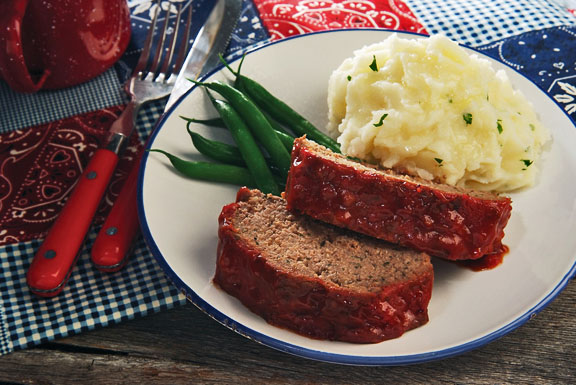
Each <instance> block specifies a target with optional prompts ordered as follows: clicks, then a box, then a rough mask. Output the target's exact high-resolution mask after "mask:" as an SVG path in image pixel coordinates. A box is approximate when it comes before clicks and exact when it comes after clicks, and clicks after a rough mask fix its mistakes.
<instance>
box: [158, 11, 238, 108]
mask: <svg viewBox="0 0 576 385" xmlns="http://www.w3.org/2000/svg"><path fill="white" fill-rule="evenodd" d="M241 13H242V0H218V1H217V2H216V4H215V5H214V8H212V11H211V12H210V15H209V16H208V18H207V19H206V22H205V23H204V25H203V26H202V28H201V29H200V31H199V32H198V35H197V36H196V38H195V39H194V42H193V43H192V48H191V49H190V52H189V53H188V56H187V57H186V60H185V61H184V65H183V70H182V71H181V72H180V73H179V74H178V77H177V78H176V83H175V84H174V89H173V90H172V93H171V94H170V97H169V98H168V102H167V103H166V107H165V111H166V110H168V109H169V108H170V107H171V106H172V105H173V104H174V102H175V101H176V100H178V99H179V98H180V97H181V96H182V95H184V94H185V93H186V91H188V90H189V89H190V88H192V86H193V84H192V83H191V82H190V81H189V80H187V79H188V78H190V79H197V78H198V77H200V75H202V74H205V73H207V72H208V71H210V70H212V69H213V68H215V67H216V66H217V64H218V63H219V60H218V55H219V54H222V53H224V50H225V49H226V47H227V46H228V43H229V42H230V37H231V36H232V32H233V31H234V28H236V23H237V22H238V19H239V18H240V14H241Z"/></svg>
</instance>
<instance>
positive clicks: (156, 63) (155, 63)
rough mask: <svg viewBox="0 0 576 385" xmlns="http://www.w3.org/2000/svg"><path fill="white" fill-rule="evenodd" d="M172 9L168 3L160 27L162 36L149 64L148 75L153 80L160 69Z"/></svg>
mask: <svg viewBox="0 0 576 385" xmlns="http://www.w3.org/2000/svg"><path fill="white" fill-rule="evenodd" d="M171 8H172V3H168V9H167V11H166V16H164V26H163V27H162V35H161V36H160V41H158V43H157V45H156V53H155V54H154V59H152V63H150V68H149V71H148V73H150V74H152V75H153V78H156V76H158V70H159V69H160V60H161V59H162V53H163V51H164V41H165V40H166V36H167V35H168V23H169V22H170V9H171Z"/></svg>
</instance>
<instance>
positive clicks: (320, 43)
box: [138, 30, 576, 365]
mask: <svg viewBox="0 0 576 385" xmlns="http://www.w3.org/2000/svg"><path fill="white" fill-rule="evenodd" d="M391 33H392V32H390V31H383V30H346V31H331V32H322V33H316V34H309V35H303V36H298V37H294V38H291V39H286V40H281V41H279V42H275V43H272V44H269V45H267V46H265V47H262V48H259V49H256V50H255V51H253V52H250V53H249V54H248V55H247V56H246V59H245V62H244V65H243V68H242V71H243V73H244V74H245V75H248V76H250V77H253V78H255V79H256V80H257V81H259V82H260V83H262V84H263V85H264V86H265V87H267V88H268V89H269V90H270V91H271V92H272V93H274V94H276V95H277V96H278V97H280V98H281V99H283V100H284V101H286V102H287V103H288V104H289V105H291V106H292V107H293V108H295V109H296V110H297V111H299V112H300V113H301V114H302V115H304V116H305V117H307V118H308V119H309V120H311V121H312V122H313V123H315V124H316V126H317V127H324V126H325V125H326V121H327V102H326V95H327V85H328V78H329V76H330V74H331V72H332V71H333V70H334V69H336V67H337V66H338V65H339V64H340V63H341V62H342V61H343V60H344V59H345V58H347V57H350V56H351V55H352V52H353V51H354V50H355V49H358V48H361V47H362V46H364V45H367V44H371V43H376V42H379V41H382V40H384V39H385V38H387V37H388V36H389V35H390V34H391ZM399 34H400V35H402V37H404V38H409V39H420V38H425V37H423V36H420V35H414V34H408V33H399ZM470 52H471V53H476V54H477V55H479V56H484V55H482V54H480V53H477V52H475V51H472V50H470ZM487 58H488V57H487ZM488 59H489V60H490V61H491V62H492V63H493V64H494V66H495V67H496V68H498V69H504V70H505V71H506V72H507V73H508V75H509V77H510V79H511V81H512V83H513V85H514V86H515V87H516V88H517V89H520V90H521V91H523V92H524V94H525V95H526V96H527V98H528V99H529V100H530V101H531V102H532V103H533V104H534V107H535V108H536V110H537V112H538V114H539V116H540V117H541V119H542V121H543V122H544V124H546V125H547V126H548V127H549V128H550V130H551V132H552V136H553V140H552V143H551V145H550V146H549V147H548V148H547V150H546V151H545V153H544V154H543V158H542V162H541V168H540V172H539V178H538V182H537V185H536V186H534V187H532V188H530V189H527V190H525V191H522V192H518V193H514V194H511V197H512V201H513V211H512V216H511V218H510V221H509V224H508V226H507V228H506V236H505V238H504V243H505V244H506V245H508V246H509V248H510V252H509V254H508V255H506V257H505V258H504V261H503V263H502V264H501V265H500V266H498V267H496V268H495V269H492V270H487V271H482V272H473V271H471V270H468V269H466V268H462V267H458V266H456V265H455V264H452V263H449V262H444V261H441V260H435V261H434V269H435V281H434V290H433V293H432V300H431V302H430V306H429V316H430V321H429V323H428V324H426V325H424V326H422V327H419V328H417V329H414V330H411V331H409V332H407V333H405V334H404V335H403V336H402V337H400V338H397V339H393V340H389V341H384V342H381V343H377V344H352V343H343V342H330V341H318V340H313V339H309V338H306V337H302V336H300V335H297V334H295V333H293V332H290V331H287V330H283V329H280V328H277V327H274V326H271V325H269V324H267V323H266V322H265V321H264V320H263V319H262V318H260V317H259V316H257V315H255V314H253V313H251V312H250V311H249V310H247V309H246V308H245V307H244V306H243V305H242V304H241V303H240V302H239V301H238V300H236V299H235V298H233V297H231V296H229V295H228V294H226V293H225V292H223V291H222V290H220V289H219V288H217V287H216V286H215V285H214V284H213V283H212V277H213V275H214V271H215V265H216V245H217V229H218V223H217V219H218V215H219V213H220V210H221V209H222V207H223V206H224V205H226V204H228V203H231V202H233V201H234V200H235V196H236V191H237V188H236V187H234V186H230V185H225V184H216V183H211V182H202V181H195V180H190V179H186V178H184V177H182V176H181V175H180V174H178V173H177V172H175V171H174V170H173V168H172V167H171V166H170V164H169V162H168V160H167V159H166V158H165V157H164V156H163V155H162V154H159V153H146V154H145V156H144V159H143V164H142V167H141V169H140V179H139V192H138V200H139V214H140V220H141V225H142V230H143V233H144V236H145V239H146V241H147V243H148V245H149V247H150V248H151V250H152V252H153V253H154V255H155V257H156V259H157V260H158V262H159V264H160V265H161V266H162V268H163V269H164V271H165V272H166V274H167V276H168V277H169V278H170V279H171V281H172V282H173V283H174V285H176V286H177V287H178V288H179V289H180V290H181V291H182V292H184V293H185V294H186V296H187V297H188V299H189V300H190V301H191V302H193V303H194V304H196V305H197V306H198V307H199V308H200V309H202V310H203V311H205V312H206V313H208V314H209V315H210V316H212V317H213V318H214V319H216V320H217V321H219V322H221V323H222V324H224V325H226V326H228V327H229V328H231V329H233V330H235V331H237V332H238V333H240V334H242V335H244V336H246V337H248V338H250V339H252V340H254V341H257V342H260V343H262V344H264V345H267V346H270V347H272V348H276V349H279V350H281V351H284V352H288V353H292V354H296V355H299V356H303V357H307V358H311V359H316V360H321V361H328V362H336V363H344V364H356V365H398V364H407V363H417V362H424V361H430V360H434V359H439V358H444V357H448V356H452V355H456V354H460V353H462V352H465V351H469V350H471V349H474V348H477V347H479V346H481V345H483V344H486V343H488V342H490V341H493V340H494V339H496V338H498V337H501V336H503V335H504V334H506V333H508V332H510V331H511V330H513V329H515V328H517V327H518V326H520V325H522V324H523V323H524V322H525V321H527V320H529V319H530V317H531V316H533V315H534V314H535V313H537V312H538V311H540V310H542V308H543V307H544V306H545V305H547V304H548V303H549V302H550V301H551V300H552V299H553V298H554V297H555V296H556V295H557V294H558V293H559V292H560V291H561V290H562V289H563V288H564V286H565V285H566V284H567V282H568V281H569V280H570V278H571V277H572V276H573V275H574V272H575V270H576V264H575V260H576V236H575V234H576V186H575V185H574V181H576V151H574V148H575V147H576V128H575V127H574V125H573V124H572V122H571V120H570V119H569V117H568V116H567V115H566V114H565V113H564V111H563V110H562V109H561V108H560V107H559V106H558V105H557V104H556V103H555V102H554V100H553V99H551V98H550V97H548V96H547V95H546V94H545V93H544V92H542V91H541V90H540V89H539V88H538V87H537V86H536V85H535V84H533V83H532V82H531V81H530V80H528V79H527V78H525V77H524V76H522V75H521V74H519V73H518V72H516V71H515V70H513V69H511V68H510V67H508V66H506V65H504V64H502V63H500V62H498V61H496V60H494V59H490V58H488ZM237 65H238V62H237V61H236V62H234V63H232V66H233V67H236V66H237ZM214 79H231V76H230V73H229V72H228V71H227V70H225V69H223V70H219V71H216V72H214V73H213V74H211V75H209V76H208V78H207V79H205V80H214ZM180 115H183V116H187V117H193V118H213V117H216V116H217V114H216V112H215V111H214V110H213V108H212V106H211V105H210V103H209V101H208V100H207V98H206V94H205V93H204V92H203V90H201V89H199V88H194V89H192V90H191V91H190V92H188V93H187V94H186V95H184V96H183V97H182V98H181V99H180V100H179V101H178V102H177V103H176V104H175V105H174V106H173V107H172V108H171V109H170V110H169V111H168V112H167V113H166V114H165V115H164V116H163V117H162V118H161V119H160V121H159V122H158V124H157V127H156V129H155V131H154V133H153V134H152V136H151V138H150V141H149V144H148V147H149V148H158V149H163V150H166V151H168V152H170V153H173V154H175V155H178V156H180V157H185V158H189V159H197V160H199V159H202V156H201V155H199V154H198V153H197V151H196V149H195V148H194V147H193V145H192V143H191V141H190V138H189V136H188V133H187V132H186V125H185V122H184V121H183V120H182V119H181V118H180V117H179V116H180ZM194 130H196V131H198V132H200V133H201V134H203V135H205V136H207V137H211V138H216V139H220V140H229V139H228V136H227V132H226V131H225V130H224V129H218V128H207V127H203V126H201V125H195V126H194Z"/></svg>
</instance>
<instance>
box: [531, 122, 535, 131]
mask: <svg viewBox="0 0 576 385" xmlns="http://www.w3.org/2000/svg"><path fill="white" fill-rule="evenodd" d="M530 129H531V130H532V131H534V130H535V129H536V127H535V126H534V125H533V124H532V123H530Z"/></svg>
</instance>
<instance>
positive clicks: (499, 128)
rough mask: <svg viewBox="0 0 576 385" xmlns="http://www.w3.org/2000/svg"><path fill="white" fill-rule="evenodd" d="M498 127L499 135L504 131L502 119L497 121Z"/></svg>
mask: <svg viewBox="0 0 576 385" xmlns="http://www.w3.org/2000/svg"><path fill="white" fill-rule="evenodd" d="M496 127H497V128H498V133H499V134H501V133H502V131H504V129H503V128H502V119H498V120H497V121H496Z"/></svg>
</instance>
